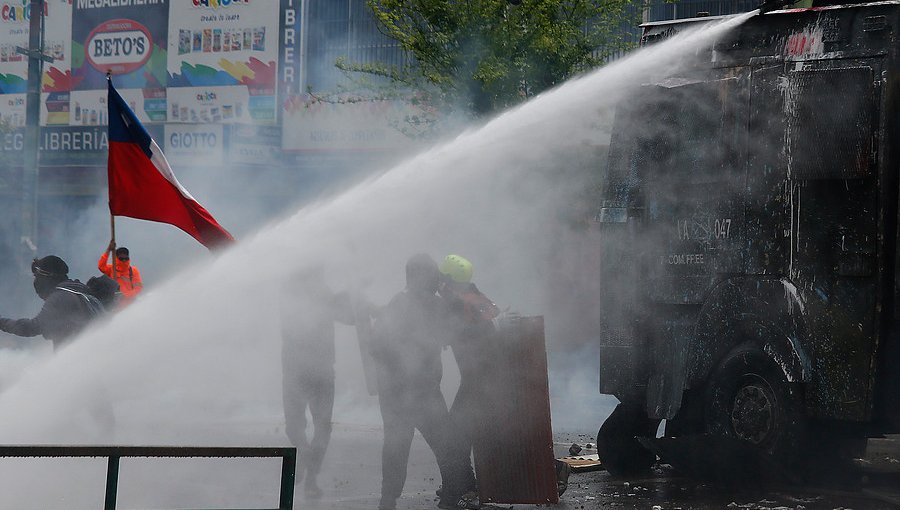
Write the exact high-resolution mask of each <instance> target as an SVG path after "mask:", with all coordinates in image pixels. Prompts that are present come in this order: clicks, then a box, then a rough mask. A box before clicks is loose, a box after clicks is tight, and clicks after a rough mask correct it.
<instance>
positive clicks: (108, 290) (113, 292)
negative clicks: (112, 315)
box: [85, 274, 119, 310]
mask: <svg viewBox="0 0 900 510" xmlns="http://www.w3.org/2000/svg"><path fill="white" fill-rule="evenodd" d="M85 285H87V288H88V289H89V290H90V291H91V294H92V295H93V296H94V297H95V298H97V300H99V301H100V303H101V304H102V305H103V306H104V307H105V308H106V309H107V310H112V309H113V307H114V306H115V304H116V299H117V298H118V293H119V284H118V283H116V281H115V280H113V279H112V278H110V277H109V276H106V275H105V274H104V275H100V276H93V277H91V279H89V280H88V281H87V283H86V284H85Z"/></svg>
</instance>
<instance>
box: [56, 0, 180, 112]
mask: <svg viewBox="0 0 900 510" xmlns="http://www.w3.org/2000/svg"><path fill="white" fill-rule="evenodd" d="M168 13H169V0H140V1H131V0H127V1H125V0H116V1H108V0H76V1H75V6H74V11H73V13H72V21H73V24H72V82H73V83H72V89H73V93H72V98H71V105H72V109H73V110H78V109H79V108H80V109H81V112H82V117H80V118H79V119H75V118H74V117H76V116H77V115H76V114H78V113H79V112H78V111H73V112H72V114H73V115H72V117H73V119H72V123H73V124H86V123H87V124H89V123H90V122H91V121H92V120H93V117H92V114H91V113H90V111H91V110H95V111H97V112H98V116H99V111H100V110H101V107H100V105H99V104H98V103H97V102H96V99H95V96H94V95H93V94H83V93H82V91H97V90H102V91H103V95H104V97H105V95H106V73H107V72H110V73H112V77H113V82H114V83H115V85H116V88H117V89H118V90H119V91H121V92H122V93H123V94H122V95H123V97H124V96H125V95H126V93H127V92H126V91H127V89H141V90H143V92H142V93H140V94H137V95H134V96H133V99H134V100H135V106H136V108H135V113H137V114H138V118H140V119H141V120H142V121H149V122H163V121H165V120H166V101H165V97H166V95H165V87H166V77H167V74H166V50H167V48H168V28H169V27H168V22H167V20H166V17H167V16H168ZM126 100H127V98H126ZM104 105H105V104H104ZM84 109H87V110H88V112H89V116H88V119H87V122H85V121H84V118H83V112H84ZM103 109H104V110H105V108H103ZM104 115H105V114H104ZM98 121H99V119H98Z"/></svg>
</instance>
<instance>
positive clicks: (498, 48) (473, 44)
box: [343, 0, 639, 115]
mask: <svg viewBox="0 0 900 510" xmlns="http://www.w3.org/2000/svg"><path fill="white" fill-rule="evenodd" d="M367 3H368V5H369V7H370V8H371V9H372V12H373V13H374V15H375V18H376V19H377V21H378V23H379V27H380V29H381V30H382V31H383V32H384V33H385V34H386V35H387V36H388V37H390V38H391V39H393V40H395V41H397V42H398V43H399V44H400V46H401V47H402V48H403V49H405V50H406V51H408V52H409V53H410V54H411V55H412V56H413V58H414V63H413V64H411V66H410V67H409V68H406V69H398V68H393V67H390V66H380V65H369V66H359V67H355V68H354V67H353V66H347V65H346V64H345V65H344V67H343V68H344V69H345V70H353V71H363V72H368V73H370V74H376V75H382V76H386V77H388V78H390V79H391V80H393V81H395V82H396V81H399V82H406V83H409V84H415V83H419V84H420V85H421V83H422V82H424V83H426V84H428V85H430V86H431V89H432V91H437V95H438V96H439V97H438V98H434V97H432V98H431V99H438V101H437V103H442V104H443V105H454V106H455V107H456V108H459V107H462V108H464V109H465V110H467V111H468V112H469V113H472V114H475V115H483V114H486V113H489V112H491V111H495V110H498V109H503V108H506V107H509V106H512V105H514V104H517V103H519V102H521V101H523V100H525V99H527V98H528V97H531V96H533V95H535V94H538V93H540V92H542V91H544V90H546V89H548V88H551V87H553V86H555V85H557V84H559V83H561V82H563V81H565V80H566V79H567V78H569V77H571V76H572V75H573V74H576V73H578V72H580V71H583V70H586V69H589V68H591V67H595V66H597V65H599V64H601V63H602V62H604V61H605V60H606V59H607V58H608V57H609V55H610V54H611V53H614V52H617V51H620V50H623V49H626V48H627V46H628V43H626V42H625V37H624V34H625V32H624V29H626V28H627V27H629V26H634V25H635V24H636V22H637V19H636V17H637V13H638V12H639V11H638V9H629V8H628V7H629V5H632V4H635V3H636V1H635V0H368V1H367ZM419 88H422V87H419Z"/></svg>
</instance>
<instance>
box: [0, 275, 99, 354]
mask: <svg viewBox="0 0 900 510" xmlns="http://www.w3.org/2000/svg"><path fill="white" fill-rule="evenodd" d="M88 295H90V290H89V289H88V288H87V286H86V285H84V284H83V283H81V282H79V281H78V280H64V281H62V282H60V283H58V284H57V285H56V287H55V288H54V289H53V291H52V292H50V294H49V295H48V296H47V298H46V299H45V300H44V306H43V307H41V311H40V312H38V314H37V315H36V316H35V317H34V318H33V319H2V318H0V331H5V332H7V333H12V334H13V335H18V336H25V337H31V336H37V335H42V336H43V337H44V338H46V339H47V340H50V341H52V342H53V349H54V350H56V349H59V348H60V347H61V346H63V345H65V344H66V343H67V342H68V341H69V340H70V339H72V338H73V337H74V336H76V335H77V334H78V333H80V332H81V330H83V329H84V327H85V326H87V324H88V323H89V322H90V321H91V319H92V318H93V317H94V314H93V312H92V311H91V309H90V304H89V303H88V299H87V297H86V296H88Z"/></svg>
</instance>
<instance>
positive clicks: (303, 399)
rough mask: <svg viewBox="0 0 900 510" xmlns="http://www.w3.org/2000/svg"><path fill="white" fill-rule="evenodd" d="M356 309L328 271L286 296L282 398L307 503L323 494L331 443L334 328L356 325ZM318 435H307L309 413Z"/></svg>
mask: <svg viewBox="0 0 900 510" xmlns="http://www.w3.org/2000/svg"><path fill="white" fill-rule="evenodd" d="M354 319H355V317H354V309H353V306H352V303H351V300H350V296H349V295H348V294H347V293H335V292H333V291H332V290H331V289H330V288H329V287H328V285H327V284H326V282H325V275H324V270H323V269H322V268H321V267H315V268H312V269H309V270H306V271H303V272H301V273H299V274H297V275H296V276H295V277H294V278H292V279H290V280H289V281H288V282H287V284H286V285H285V287H284V288H283V292H282V300H281V332H282V340H283V344H282V353H281V360H282V383H283V385H282V396H283V399H284V418H285V432H286V433H287V436H288V439H290V441H291V443H292V444H293V445H294V446H296V447H297V448H298V449H299V452H300V465H299V467H298V470H297V475H296V481H297V482H299V481H300V480H302V479H303V478H304V473H305V477H306V482H305V486H304V491H305V494H306V496H307V497H308V498H311V499H315V498H319V497H321V495H322V490H321V489H320V488H319V486H318V485H317V483H316V477H317V476H318V474H319V471H320V469H321V467H322V460H323V458H324V457H325V450H326V449H327V448H328V442H329V441H330V439H331V417H332V412H333V408H334V362H335V351H334V323H335V321H338V322H341V323H344V324H348V325H352V324H353V323H354V322H355V321H354ZM307 407H308V408H309V414H310V416H311V417H312V425H313V434H312V438H311V439H310V440H307V436H306V409H307Z"/></svg>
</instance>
